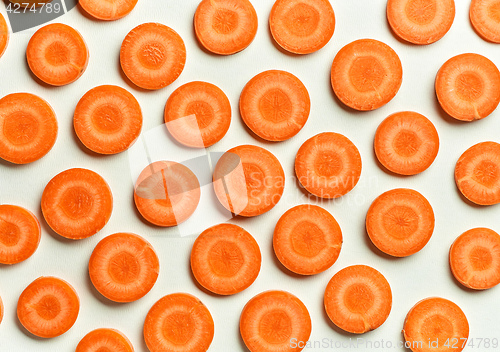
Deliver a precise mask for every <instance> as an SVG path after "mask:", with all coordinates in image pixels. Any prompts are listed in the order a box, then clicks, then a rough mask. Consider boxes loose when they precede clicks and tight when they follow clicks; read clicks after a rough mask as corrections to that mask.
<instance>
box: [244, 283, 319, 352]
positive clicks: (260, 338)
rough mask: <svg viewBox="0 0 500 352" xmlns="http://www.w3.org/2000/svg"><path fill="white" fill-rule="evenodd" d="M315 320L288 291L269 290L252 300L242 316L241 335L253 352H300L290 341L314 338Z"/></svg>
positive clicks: (305, 340)
mask: <svg viewBox="0 0 500 352" xmlns="http://www.w3.org/2000/svg"><path fill="white" fill-rule="evenodd" d="M311 329H312V326H311V317H310V315H309V312H308V311H307V308H306V306H305V305H304V303H302V301H301V300H300V299H298V298H297V297H295V296H294V295H292V294H291V293H288V292H285V291H266V292H262V293H260V294H258V295H257V296H255V297H254V298H252V299H251V300H250V301H249V302H248V303H247V304H246V305H245V307H244V308H243V311H242V312H241V316H240V333H241V337H242V339H243V341H244V342H245V345H246V346H247V347H248V349H249V350H250V351H266V352H278V351H279V352H285V351H287V352H288V351H300V350H302V349H301V348H294V347H292V344H291V343H290V341H297V342H300V341H301V342H303V343H304V344H305V343H306V342H307V341H308V340H309V336H310V335H311Z"/></svg>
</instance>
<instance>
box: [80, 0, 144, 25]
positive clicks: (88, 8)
mask: <svg viewBox="0 0 500 352" xmlns="http://www.w3.org/2000/svg"><path fill="white" fill-rule="evenodd" d="M137 1H138V0H113V1H111V2H110V1H99V0H79V4H80V6H81V7H82V9H84V10H85V12H87V13H88V14H89V15H90V16H92V17H94V18H96V19H98V20H103V21H115V20H118V19H120V18H123V17H125V16H127V15H128V14H129V13H130V12H132V10H133V9H134V7H135V5H137Z"/></svg>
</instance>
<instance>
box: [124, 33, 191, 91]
mask: <svg viewBox="0 0 500 352" xmlns="http://www.w3.org/2000/svg"><path fill="white" fill-rule="evenodd" d="M185 63H186V47H185V45H184V41H183V40H182V38H181V37H180V36H179V34H177V32H175V31H174V30H173V29H172V28H170V27H167V26H165V25H163V24H160V23H143V24H141V25H139V26H137V27H135V28H134V29H132V30H131V31H130V33H128V34H127V36H126V37H125V39H124V40H123V43H122V47H121V50H120V64H121V67H122V69H123V72H124V73H125V75H126V76H127V77H128V78H129V79H130V80H131V81H132V83H134V84H135V85H136V86H138V87H140V88H143V89H149V90H155V89H161V88H164V87H166V86H168V85H169V84H171V83H172V82H174V81H175V80H176V79H177V78H178V77H179V76H180V75H181V73H182V70H183V69H184V65H185Z"/></svg>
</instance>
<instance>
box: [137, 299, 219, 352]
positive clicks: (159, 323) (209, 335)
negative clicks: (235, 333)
mask: <svg viewBox="0 0 500 352" xmlns="http://www.w3.org/2000/svg"><path fill="white" fill-rule="evenodd" d="M213 337H214V321H213V319H212V315H211V314H210V312H209V310H208V309H207V307H206V306H205V305H204V304H203V303H202V302H201V301H200V300H199V299H198V298H196V297H195V296H192V295H190V294H187V293H174V294H170V295H167V296H165V297H163V298H161V299H160V300H159V301H158V302H156V303H155V304H154V305H153V307H151V309H150V310H149V312H148V314H147V316H146V321H145V322H144V340H145V341H146V345H147V347H148V349H149V351H150V352H198V351H207V350H208V348H209V347H210V344H211V343H212V340H213Z"/></svg>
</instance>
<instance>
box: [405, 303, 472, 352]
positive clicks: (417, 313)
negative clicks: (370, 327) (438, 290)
mask: <svg viewBox="0 0 500 352" xmlns="http://www.w3.org/2000/svg"><path fill="white" fill-rule="evenodd" d="M403 334H404V338H405V341H406V342H407V345H409V346H410V349H411V350H412V351H413V352H431V351H434V352H442V351H457V352H460V351H462V350H463V347H464V346H465V344H464V343H463V342H464V341H466V340H467V338H468V337H469V323H468V321H467V317H466V316H465V314H464V312H463V311H462V310H461V309H460V307H459V306H457V305H456V304H455V303H453V302H451V301H449V300H447V299H444V298H439V297H431V298H426V299H423V300H421V301H420V302H418V303H417V304H416V305H415V306H414V307H413V308H412V309H411V310H410V311H409V312H408V315H407V316H406V320H405V323H404V328H403ZM436 340H437V341H438V346H437V347H436V346H435V345H432V344H431V342H435V341H436ZM446 341H449V342H450V343H449V344H448V346H449V347H448V346H445V343H446ZM453 341H459V343H457V344H453V343H451V342H453Z"/></svg>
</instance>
